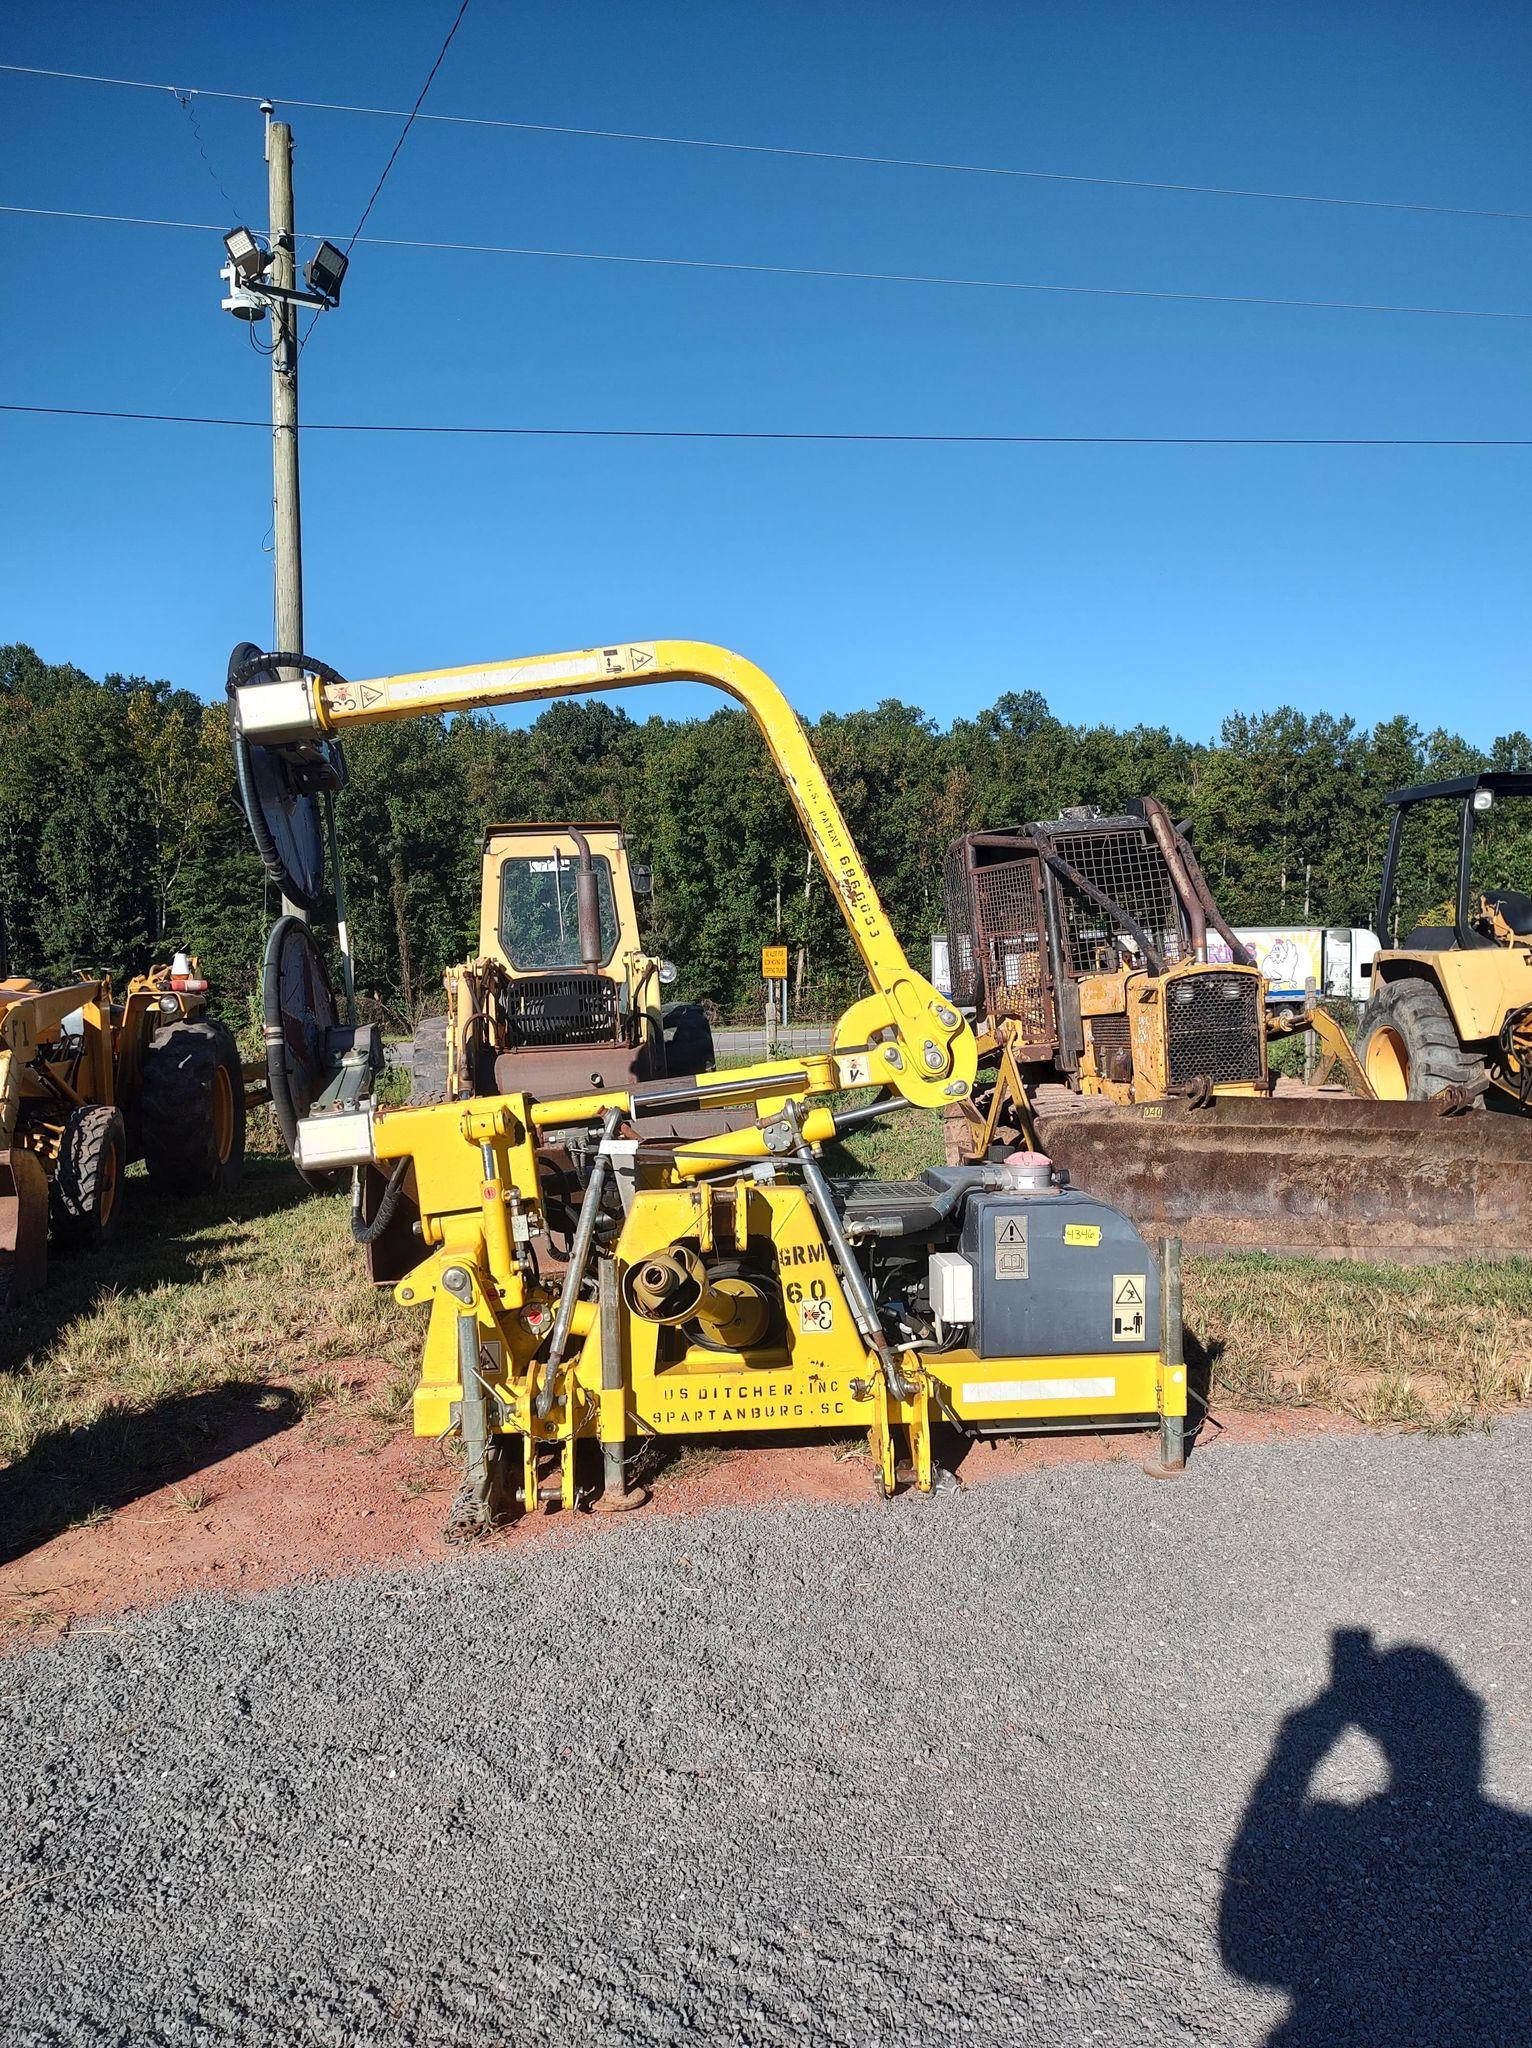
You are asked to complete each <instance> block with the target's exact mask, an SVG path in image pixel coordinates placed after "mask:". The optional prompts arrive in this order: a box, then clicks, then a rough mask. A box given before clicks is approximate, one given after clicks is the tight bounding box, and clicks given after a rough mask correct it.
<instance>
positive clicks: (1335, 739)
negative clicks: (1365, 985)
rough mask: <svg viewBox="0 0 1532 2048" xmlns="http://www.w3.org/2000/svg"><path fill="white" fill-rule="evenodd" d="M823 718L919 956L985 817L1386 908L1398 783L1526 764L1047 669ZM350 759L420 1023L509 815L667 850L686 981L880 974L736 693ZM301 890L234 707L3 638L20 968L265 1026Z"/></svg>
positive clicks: (0, 717)
mask: <svg viewBox="0 0 1532 2048" xmlns="http://www.w3.org/2000/svg"><path fill="white" fill-rule="evenodd" d="M1086 708H1087V710H1088V708H1089V707H1086ZM811 737H812V739H813V742H814V745H815V748H816V750H817V751H818V753H819V756H820V758H821V760H822V761H823V762H824V765H825V769H826V772H827V774H828V775H829V778H830V782H831V785H832V787H833V788H834V790H835V793H836V796H837V797H838V799H839V801H840V803H841V806H842V808H843V809H844V811H845V814H846V818H847V821H848V823H849V824H850V826H851V829H852V832H853V834H854V835H855V837H856V840H857V843H858V845H859V846H860V847H861V850H862V853H863V856H864V858H865V860H866V862H867V865H868V868H869V871H870V872H871V874H872V876H873V878H874V880H875V882H876V884H877V887H878V890H879V893H880V894H881V896H882V897H883V900H884V902H885V903H886V905H887V906H888V909H889V912H890V914H891V916H892V918H893V920H894V924H895V926H896V928H897V930H898V931H899V933H900V936H901V937H902V939H903V940H904V943H905V945H906V947H907V948H908V950H909V952H910V954H911V957H912V959H913V960H914V961H915V962H916V963H917V964H919V963H920V962H921V961H922V960H923V959H924V956H925V951H926V944H927V940H928V938H929V936H930V934H931V932H932V931H934V930H939V929H940V928H941V927H942V925H943V923H944V921H945V913H944V908H943V904H942V897H941V869H942V858H943V855H944V853H945V851H946V848H947V847H948V845H949V844H950V843H951V842H952V840H953V839H955V838H956V837H958V835H959V834H960V833H962V832H965V831H968V830H971V829H974V828H977V827H984V826H1000V825H1006V824H1011V823H1015V822H1018V821H1020V820H1022V819H1026V818H1032V817H1051V816H1053V815H1055V814H1056V813H1057V812H1058V811H1059V810H1060V809H1061V808H1062V807H1064V806H1065V805H1069V804H1079V803H1094V804H1099V805H1100V806H1101V807H1102V808H1103V809H1106V810H1113V809H1118V808H1120V807H1121V806H1122V805H1123V804H1125V803H1126V802H1127V800H1128V799H1129V798H1131V797H1135V796H1139V795H1145V794H1149V795H1156V796H1159V797H1160V798H1162V799H1163V800H1164V802H1165V803H1166V804H1168V805H1169V807H1170V809H1171V810H1172V812H1174V813H1175V815H1177V816H1178V817H1182V818H1185V819H1186V820H1187V821H1188V822H1189V823H1190V825H1191V828H1192V834H1193V840H1194V843H1195V845H1196V846H1197V848H1198V851H1199V854H1200V857H1201V860H1202V863H1203V866H1204V867H1205V869H1206V871H1207V874H1208V878H1209V880H1210V881H1211V883H1212V885H1213V888H1214V891H1215V894H1217V896H1218V897H1219V899H1220V902H1221V904H1222V907H1223V909H1224V912H1225V914H1226V915H1227V916H1228V917H1229V918H1230V919H1231V921H1233V922H1236V923H1240V924H1290V923H1313V924H1368V923H1370V922H1371V920H1372V916H1373V911H1374V900H1373V899H1374V892H1375V890H1376V888H1377V878H1378V871H1379V867H1380V864H1381V858H1382V850H1383V837H1384V832H1385V829H1386V820H1385V817H1384V812H1383V805H1382V797H1383V795H1384V794H1385V792H1386V791H1388V790H1390V789H1393V788H1396V787H1398V786H1399V785H1400V784H1402V783H1408V782H1415V781H1421V780H1425V779H1428V778H1431V777H1436V776H1444V775H1450V774H1455V773H1462V772H1465V771H1467V770H1470V769H1473V768H1476V767H1480V766H1491V765H1493V766H1495V767H1501V768H1512V767H1527V766H1532V739H1529V738H1528V736H1527V734H1526V733H1524V732H1519V731H1518V732H1512V733H1508V734H1506V735H1505V736H1504V737H1503V738H1501V739H1498V740H1497V741H1496V742H1495V744H1494V747H1493V748H1492V750H1491V752H1490V754H1489V755H1481V754H1479V753H1477V752H1476V751H1475V750H1474V749H1473V748H1471V747H1469V746H1468V745H1467V744H1466V743H1465V742H1464V741H1463V740H1461V739H1459V738H1457V737H1456V736H1455V735H1453V734H1450V733H1447V732H1432V733H1429V734H1426V733H1422V732H1421V731H1420V730H1419V729H1418V728H1417V727H1416V726H1414V725H1412V724H1411V723H1410V722H1409V721H1408V720H1406V719H1403V718H1395V719H1390V720H1388V721H1386V722H1385V723H1383V724H1381V725H1378V726H1376V727H1375V728H1374V729H1373V730H1372V731H1371V732H1367V731H1364V730H1363V729H1362V728H1360V727H1358V726H1357V725H1356V724H1355V723H1354V722H1353V721H1352V720H1350V719H1347V718H1338V717H1334V716H1332V715H1330V714H1328V713H1320V714H1317V715H1315V716H1313V717H1307V716H1304V715H1303V714H1301V713H1299V712H1296V711H1293V710H1291V709H1286V708H1284V709H1281V710H1277V711H1274V712H1271V713H1267V714H1262V715H1252V714H1249V713H1244V712H1240V713H1236V714H1234V715H1232V716H1231V717H1229V718H1228V719H1227V720H1226V721H1225V722H1224V725H1223V728H1222V730H1221V732H1220V735H1219V738H1218V739H1217V741H1216V742H1212V743H1208V744H1202V743H1197V742H1193V741H1190V740H1186V739H1182V738H1179V737H1178V736H1177V735H1176V734H1174V733H1172V732H1171V731H1169V730H1168V728H1165V727H1162V726H1156V727H1148V726H1136V727H1134V728H1133V729H1132V730H1130V731H1126V732H1118V731H1115V730H1114V729H1113V728H1111V727H1110V726H1105V725H1101V724H1093V723H1083V724H1079V725H1071V724H1066V723H1065V722H1064V721H1063V720H1061V719H1060V718H1058V717H1056V716H1055V715H1054V713H1053V712H1052V711H1051V710H1050V709H1049V706H1048V704H1047V703H1046V701H1045V700H1044V699H1043V698H1042V697H1041V696H1040V695H1039V694H1038V693H1037V692H1036V691H1031V690H1029V691H1024V692H1021V693H1016V692H1007V693H1006V694H1004V695H1002V696H1000V697H999V698H997V700H996V701H995V703H994V704H993V705H992V706H990V707H989V708H988V709H987V710H984V711H981V712H979V713H978V714H977V715H976V716H975V717H973V718H963V719H958V720H956V721H954V722H953V723H952V724H951V725H950V726H946V727H943V726H942V725H940V724H939V723H938V722H937V721H936V720H935V719H934V718H933V717H931V716H930V715H929V714H928V713H927V712H925V711H923V710H922V709H920V708H919V707H918V706H915V705H911V704H903V703H900V702H898V701H897V700H895V699H891V698H890V699H886V700H885V701H884V702H882V703H880V704H878V705H877V706H876V707H874V708H872V709H869V710H865V711H853V712H846V713H827V714H826V715H825V716H824V717H822V718H820V719H819V720H818V721H817V723H816V724H815V725H814V726H813V727H812V728H811ZM346 751H347V756H348V759H349V762H350V769H351V781H350V786H349V787H348V789H347V790H346V792H345V795H344V796H343V798H342V799H341V805H340V814H341V821H342V844H343V855H344V861H345V870H346V888H347V897H348V912H349V917H350V924H351V930H352V935H353V940H354V946H355V957H356V968H357V985H358V988H359V990H360V991H361V993H362V994H363V996H364V997H368V998H371V999H373V1000H374V1001H375V1003H376V1007H377V1011H378V1013H380V1014H382V1015H383V1016H385V1017H387V1018H390V1019H392V1020H394V1021H395V1022H396V1023H397V1024H399V1025H400V1026H406V1025H409V1024H412V1023H413V1021H414V1020H415V1019H416V1018H417V1017H418V1016H420V1015H421V1014H422V1013H424V1012H426V1011H428V1010H430V1009H431V1008H433V1007H435V1006H436V1005H437V1003H438V1002H439V999H440V989H441V976H442V973H443V970H444V969H445V968H447V967H448V966H450V965H451V964H452V963H453V962H454V961H456V960H459V959H462V958H465V957H466V956H467V955H469V954H470V953H472V952H474V951H475V950H476V948H477V932H478V918H479V853H480V847H481V844H482V839H483V834H484V831H485V829H486V828H487V827H488V826H490V825H493V824H496V823H529V822H534V821H538V820H547V821H554V822H559V821H574V822H581V821H586V822H590V821H596V822H600V821H612V822H615V823H617V824H620V825H621V826H623V827H624V829H625V830H626V831H627V832H628V834H629V837H630V841H631V843H632V846H633V849H634V853H635V856H636V857H637V858H638V859H639V860H641V861H644V862H646V863H647V864H649V865H650V866H651V867H652V868H653V870H654V876H655V895H654V899H653V903H652V906H645V914H646V916H647V918H648V920H649V930H648V942H649V943H650V944H651V945H652V946H653V947H654V948H655V949H656V950H657V951H660V952H662V953H664V954H666V955H668V957H670V958H671V959H673V960H675V961H676V962H677V963H678V965H679V966H680V969H681V981H680V984H679V987H678V989H677V993H678V994H679V995H684V996H690V997H693V998H696V999H701V1000H706V1001H709V1002H712V1003H714V1004H716V1005H717V1006H718V1007H719V1009H720V1010H723V1011H726V1012H727V1011H748V1012H750V1013H751V1014H754V1013H755V1012H756V1011H757V1010H758V1008H759V1003H760V982H759V978H758V973H757V969H758V966H759V948H760V946H761V944H762V943H763V941H769V940H772V939H774V938H775V937H776V936H777V934H778V931H779V930H780V934H781V936H782V938H783V939H784V940H785V941H786V942H787V944H788V946H789V949H790V952H791V955H792V960H793V970H794V982H795V991H796V999H797V1004H798V1007H799V1008H800V1009H804V1008H807V1007H810V1006H817V1007H822V1008H834V1007H836V1006H838V1005H840V1004H841V1003H843V1002H844V1001H845V1000H846V999H847V998H848V997H849V996H850V995H851V994H853V993H854V992H855V991H856V989H857V988H858V986H859V982H860V974H859V970H858V966H857V963H856V960H855V958H854V956H853V954H852V951H851V948H850V945H849V943H848V941H847V937H846V932H845V928H844V926H843V925H842V923H841V920H840V918H839V916H838V914H837V911H836V908H835V904H834V902H833V900H832V898H831V896H830V893H829V891H828V889H827V888H826V886H825V883H824V880H823V878H822V877H821V876H820V875H819V873H818V872H817V870H816V869H815V867H814V865H813V862H812V860H811V858H810V857H809V854H808V849H807V846H806V843H805V841H804V838H803V834H802V832H801V830H800V828H799V826H798V823H797V820H796V819H795V817H794V816H793V811H792V805H791V801H790V799H789V797H788V794H787V792H786V790H785V789H784V787H783V785H782V782H781V780H780V779H779V777H778V775H777V773H776V771H775V769H774V768H773V766H772V764H771V761H770V759H769V757H768V755H767V752H766V749H765V747H764V746H763V745H762V743H761V740H760V738H759V735H758V734H757V733H756V731H755V729H754V727H753V725H752V723H751V721H750V719H749V717H748V715H747V714H746V713H744V712H742V711H736V710H720V711H717V712H715V713H714V714H713V715H712V716H711V717H707V718H696V719H686V720H667V719H663V718H648V719H645V720H643V721H639V720H635V719H634V718H632V717H630V716H629V715H628V714H627V713H626V712H625V711H622V710H621V709H619V708H617V707H615V706H613V705H611V704H609V703H606V702H603V701H594V702H574V701H571V702H560V703H556V704H553V705H551V706H550V707H549V708H548V709H547V710H546V711H545V712H543V714H542V716H541V717H540V718H538V719H537V720H536V722H535V723H534V724H532V725H530V726H528V727H526V728H524V729H511V728H509V727H506V726H504V725H502V724H500V723H498V722H497V721H496V720H494V719H492V718H489V717H484V716H473V717H460V718H454V719H452V720H450V721H443V720H441V719H434V718H427V719H420V720H416V721H412V722H411V723H409V724H406V725H396V726H376V727H371V728H369V729H367V730H366V731H364V732H361V733H359V734H357V735H356V736H354V737H353V738H352V739H350V740H348V742H347V748H346ZM1520 808H1522V809H1525V810H1532V806H1524V807H1520ZM1516 809H1517V807H1514V806H1505V807H1504V808H1503V810H1500V811H1497V812H1496V813H1495V814H1493V817H1492V818H1491V819H1490V820H1489V821H1487V823H1486V830H1485V833H1484V835H1483V838H1482V851H1483V854H1484V858H1485V860H1486V862H1489V863H1492V864H1493V866H1494V868H1495V870H1496V872H1495V873H1493V874H1491V873H1489V872H1484V873H1482V874H1479V873H1478V870H1477V868H1476V878H1477V879H1479V880H1480V881H1481V882H1494V881H1496V880H1498V881H1500V882H1501V883H1502V884H1504V885H1505V886H1509V887H1516V888H1523V889H1526V888H1532V818H1521V817H1518V816H1517V815H1516ZM1491 828H1492V830H1491ZM1405 851H1406V858H1405V860H1404V861H1403V863H1402V866H1401V878H1400V897H1399V902H1398V904H1397V905H1396V906H1395V909H1396V913H1397V917H1398V919H1399V925H1400V929H1401V930H1404V931H1408V930H1409V929H1410V928H1411V926H1412V925H1413V924H1414V923H1416V922H1418V921H1419V920H1420V919H1421V918H1422V917H1428V916H1431V915H1433V914H1436V915H1440V911H1439V909H1435V910H1434V909H1433V906H1439V905H1440V904H1441V903H1443V902H1444V901H1445V899H1446V898H1447V897H1448V896H1449V895H1450V893H1451V889H1452V883H1453V876H1454V872H1455V862H1456V819H1455V814H1453V813H1449V812H1447V811H1445V810H1443V811H1441V812H1440V814H1436V813H1428V814H1421V815H1420V816H1419V819H1418V822H1416V823H1412V825H1411V828H1410V833H1409V835H1407V843H1406V849H1405ZM277 908H278V906H277V903H276V900H275V892H274V891H273V890H272V889H271V888H270V887H269V886H268V884H267V883H266V881H265V878H264V876H263V874H262V872H261V869H260V865H259V863H258V861H257V860H256V858H255V854H254V851H253V849H252V847H251V843H250V836H249V832H248V830H247V828H246V826H245V824H244V820H243V818H242V816H241V814H240V810H239V805H238V801H237V798H236V797H235V794H234V778H233V764H232V758H231V754H230V748H229V737H228V728H227V722H226V720H225V716H224V709H223V706H222V704H221V703H219V704H212V705H204V704H202V703H200V702H199V701H198V700H197V699H196V698H194V697H192V696H191V695H190V694H189V693H188V692H186V691H180V690H173V689H171V688H170V687H169V686H168V685H167V684H165V683H156V682H148V681H146V680H144V679H143V678H141V677H122V676H109V677H107V678H106V679H105V681H103V682H95V681H93V680H92V679H91V678H90V677H88V676H86V675H84V674H82V673H81V672H80V671H79V670H78V669H75V668H70V667H67V666H63V667H52V666H49V665H48V664H47V663H45V662H43V661H41V660H40V659H39V658H38V656H37V655H36V654H35V653H33V651H32V650H31V649H30V648H27V647H19V646H17V647H7V648H0V909H3V910H4V912H5V915H6V919H7V922H8V925H9V933H10V951H11V960H12V964H13V967H14V968H16V969H19V970H23V971H26V972H30V973H33V974H38V975H43V976H47V977H49V978H50V979H51V978H59V977H63V976H67V975H68V974H71V973H74V972H77V971H78V972H87V971H97V972H99V971H100V970H102V969H109V970H111V971H112V972H113V973H114V974H116V975H119V976H121V975H123V974H126V973H128V972H130V971H133V970H135V969H138V968H140V967H142V966H144V965H145V964H147V962H148V961H149V960H150V959H151V958H155V957H159V958H163V957H164V956H165V954H166V953H167V952H168V951H170V950H171V949H172V948H174V947H176V946H186V947H187V948H188V949H190V950H192V951H195V952H197V953H198V954H199V955H200V956H201V959H202V962H203V965H204V967H205V968H206V970H207V972H208V973H209V975H210V977H211V979H212V981H213V983H214V987H215V989H216V990H217V991H218V992H219V995H218V1001H219V1006H220V1008H221V1009H222V1011H223V1013H224V1015H225V1016H226V1017H228V1019H229V1020H230V1021H231V1022H233V1023H236V1024H240V1023H245V1022H247V1021H248V1019H249V1017H250V1014H251V1004H252V1002H253V1001H254V999H255V996H256V991H257V982H258V979H259V972H260V959H261V949H262V945H263V942H264V938H265V933H266V930H267V928H268V926H269V924H270V922H271V920H272V919H273V918H274V917H275V916H276V914H277ZM779 920H780V922H779Z"/></svg>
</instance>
